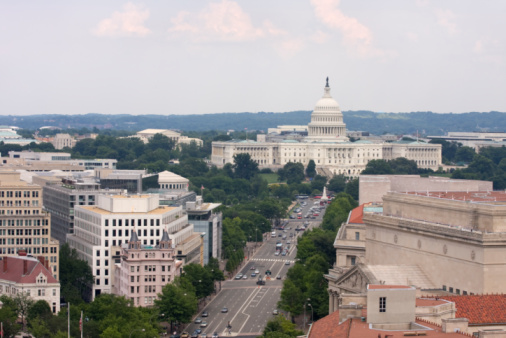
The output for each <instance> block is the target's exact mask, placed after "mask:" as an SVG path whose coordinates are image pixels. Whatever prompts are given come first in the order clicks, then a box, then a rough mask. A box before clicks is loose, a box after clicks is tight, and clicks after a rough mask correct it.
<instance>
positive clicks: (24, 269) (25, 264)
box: [23, 259, 28, 275]
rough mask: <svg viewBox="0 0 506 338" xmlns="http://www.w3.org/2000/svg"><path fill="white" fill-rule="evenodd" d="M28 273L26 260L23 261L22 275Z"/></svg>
mask: <svg viewBox="0 0 506 338" xmlns="http://www.w3.org/2000/svg"><path fill="white" fill-rule="evenodd" d="M27 273H28V261H27V260H26V259H23V275H26V274H27Z"/></svg>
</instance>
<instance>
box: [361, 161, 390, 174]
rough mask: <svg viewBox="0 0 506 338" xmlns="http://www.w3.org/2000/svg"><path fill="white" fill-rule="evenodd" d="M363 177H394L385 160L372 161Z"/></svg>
mask: <svg viewBox="0 0 506 338" xmlns="http://www.w3.org/2000/svg"><path fill="white" fill-rule="evenodd" d="M361 174H362V175H392V174H393V170H392V168H391V167H390V164H388V162H387V161H385V160H370V161H369V162H368V163H367V165H366V167H365V169H364V171H362V173H361Z"/></svg>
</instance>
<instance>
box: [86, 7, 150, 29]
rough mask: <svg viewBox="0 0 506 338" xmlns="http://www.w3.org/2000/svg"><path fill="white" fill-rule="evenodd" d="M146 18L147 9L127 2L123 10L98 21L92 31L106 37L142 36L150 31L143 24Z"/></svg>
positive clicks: (147, 14) (147, 15)
mask: <svg viewBox="0 0 506 338" xmlns="http://www.w3.org/2000/svg"><path fill="white" fill-rule="evenodd" d="M148 18H149V10H148V9H146V8H144V6H142V5H139V6H137V5H135V4H133V3H131V2H129V3H127V4H126V5H125V6H123V11H121V12H119V11H117V12H114V13H112V15H111V17H110V18H107V19H104V20H102V21H100V23H99V24H98V25H97V27H96V28H95V29H94V30H93V33H94V34H95V35H97V36H108V37H144V36H146V35H148V34H149V33H151V31H150V30H149V29H148V28H146V27H145V26H144V21H146V20H147V19H148Z"/></svg>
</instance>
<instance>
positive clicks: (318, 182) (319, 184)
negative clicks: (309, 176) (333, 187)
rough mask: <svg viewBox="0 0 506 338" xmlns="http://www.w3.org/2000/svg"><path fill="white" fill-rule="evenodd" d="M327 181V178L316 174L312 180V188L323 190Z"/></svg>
mask: <svg viewBox="0 0 506 338" xmlns="http://www.w3.org/2000/svg"><path fill="white" fill-rule="evenodd" d="M326 183H327V178H326V177H325V176H322V175H316V176H315V177H314V178H313V180H312V181H311V189H313V190H319V191H322V190H323V187H324V186H325V184H326Z"/></svg>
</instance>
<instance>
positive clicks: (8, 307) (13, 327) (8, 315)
mask: <svg viewBox="0 0 506 338" xmlns="http://www.w3.org/2000/svg"><path fill="white" fill-rule="evenodd" d="M0 302H2V303H3V305H2V307H1V308H0V322H2V323H3V329H4V335H5V336H6V337H14V335H15V334H16V333H18V332H19V330H20V329H21V325H19V324H17V323H16V321H17V319H18V313H17V310H16V305H15V304H14V301H13V299H12V298H9V297H7V296H5V295H2V296H0Z"/></svg>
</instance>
